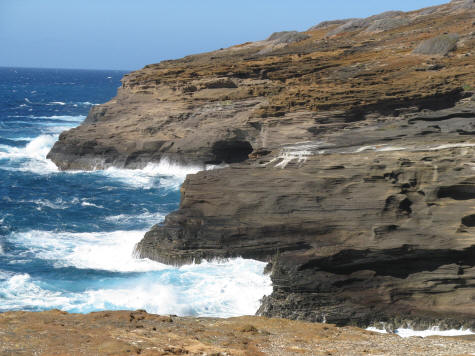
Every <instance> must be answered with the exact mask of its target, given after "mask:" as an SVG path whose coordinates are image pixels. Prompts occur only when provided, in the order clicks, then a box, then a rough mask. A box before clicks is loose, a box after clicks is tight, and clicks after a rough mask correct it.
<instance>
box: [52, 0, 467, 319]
mask: <svg viewBox="0 0 475 356" xmlns="http://www.w3.org/2000/svg"><path fill="white" fill-rule="evenodd" d="M474 15H475V13H474V10H473V2H471V1H452V2H451V3H449V4H446V5H442V6H438V7H431V8H427V9H422V10H420V11H414V12H409V13H402V12H389V13H384V14H381V15H377V16H372V17H369V18H367V19H351V20H342V21H331V22H326V23H323V24H320V25H317V26H315V27H312V28H311V29H310V30H309V31H307V32H305V33H304V34H303V35H299V34H298V33H295V32H287V33H278V34H275V35H273V36H271V37H270V38H268V39H267V40H265V41H260V42H254V43H246V44H243V45H238V46H234V47H230V48H227V49H222V50H219V51H215V52H210V53H204V54H200V55H195V56H189V57H185V58H183V59H180V60H175V61H164V62H161V63H159V64H154V65H150V66H147V67H145V68H144V69H142V70H140V71H137V72H133V73H131V74H129V75H127V76H126V77H124V79H123V81H122V82H123V85H122V88H121V89H120V90H119V92H118V95H117V97H116V98H114V99H113V100H111V101H110V102H108V103H106V104H104V105H99V106H96V107H94V108H93V109H92V110H91V112H90V114H89V116H88V118H87V119H86V121H85V122H84V123H83V124H82V125H81V126H79V127H78V128H75V129H72V130H70V131H67V132H65V133H63V134H62V135H61V137H60V139H59V141H58V142H57V143H56V144H55V146H54V147H53V149H52V151H51V152H50V154H49V157H50V158H51V159H52V160H53V161H54V162H55V163H56V164H57V165H58V166H59V167H60V168H62V169H93V168H104V167H109V166H118V167H127V168H137V167H143V166H144V165H146V164H147V163H149V162H158V161H160V160H161V159H163V158H167V159H168V160H170V161H172V162H178V163H181V164H202V165H205V164H213V165H226V168H221V169H216V170H211V171H203V172H200V173H198V174H193V175H189V176H188V178H187V179H186V181H185V183H184V184H183V186H182V200H181V204H180V209H179V210H178V211H176V212H174V213H172V214H170V215H168V216H167V218H166V219H165V222H164V224H163V225H160V226H155V227H154V228H153V229H152V230H151V231H150V232H148V233H147V234H146V235H145V237H144V239H143V240H142V241H141V242H140V243H139V244H138V246H137V248H136V253H137V254H138V255H140V256H142V257H149V258H152V259H154V260H158V261H161V262H165V263H170V264H184V263H189V262H193V261H200V260H203V259H213V258H216V257H218V258H222V257H224V258H226V257H233V256H243V257H246V258H254V259H259V260H263V261H267V262H269V265H268V271H269V272H270V273H271V278H272V281H273V285H274V291H273V293H272V294H271V295H270V296H268V297H266V298H265V299H264V300H263V303H262V305H261V308H260V309H259V313H260V314H263V315H266V316H282V317H287V318H294V319H305V320H312V321H321V320H326V321H328V322H333V323H338V324H359V325H366V326H367V325H369V324H371V323H372V322H373V321H387V322H389V323H393V324H394V326H398V325H404V324H407V323H408V322H409V321H411V322H412V323H413V324H412V325H413V326H420V327H428V326H430V325H434V324H439V325H441V326H442V327H447V328H459V327H460V326H466V327H472V328H475V322H474V320H475V266H474V264H475V262H474V261H475V235H474V233H475V218H474V216H475V210H474V208H473V206H474V205H473V203H474V199H475V184H474V183H475V171H474V169H473V168H474V167H475V166H474V165H475V161H474V158H473V157H474V154H475V139H474V138H473V135H474V134H475V124H474V122H475V121H474V119H475V101H474V99H473V96H472V95H473V91H474V85H475V84H474V83H475V65H474V61H473V55H474V53H473V51H474V44H475V36H474V34H473V25H472V24H473V18H474ZM278 39H281V40H278Z"/></svg>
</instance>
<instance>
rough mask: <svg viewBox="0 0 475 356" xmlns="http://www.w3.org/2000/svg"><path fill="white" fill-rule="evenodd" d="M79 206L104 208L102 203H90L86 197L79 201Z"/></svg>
mask: <svg viewBox="0 0 475 356" xmlns="http://www.w3.org/2000/svg"><path fill="white" fill-rule="evenodd" d="M81 206H91V207H94V208H98V209H104V207H103V206H102V205H97V204H94V203H90V202H88V201H87V200H86V199H83V201H82V202H81Z"/></svg>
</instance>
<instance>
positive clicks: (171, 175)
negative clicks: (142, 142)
mask: <svg viewBox="0 0 475 356" xmlns="http://www.w3.org/2000/svg"><path fill="white" fill-rule="evenodd" d="M213 168H215V167H214V166H198V165H194V166H183V165H180V164H176V163H173V162H170V161H169V160H168V159H162V160H161V161H160V162H159V163H150V164H148V165H147V166H146V167H145V168H142V169H120V168H114V167H112V168H108V169H106V170H104V171H102V174H104V175H105V176H107V177H110V178H112V179H115V180H118V181H120V182H122V183H124V184H127V185H129V186H132V187H137V188H144V189H150V188H152V187H153V186H156V185H157V184H159V185H160V186H162V187H165V188H177V187H179V186H180V185H181V183H183V181H184V180H185V178H186V176H187V175H188V174H194V173H197V172H199V171H201V170H205V169H213ZM160 177H167V178H168V179H160V181H159V182H158V178H160Z"/></svg>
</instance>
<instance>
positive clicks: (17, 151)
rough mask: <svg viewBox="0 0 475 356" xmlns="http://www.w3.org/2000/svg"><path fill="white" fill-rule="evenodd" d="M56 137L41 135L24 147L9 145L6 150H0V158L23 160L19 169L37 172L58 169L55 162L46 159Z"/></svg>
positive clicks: (48, 171) (41, 172) (43, 172)
mask: <svg viewBox="0 0 475 356" xmlns="http://www.w3.org/2000/svg"><path fill="white" fill-rule="evenodd" d="M56 139H57V137H56V136H54V135H41V136H38V137H36V138H35V139H33V140H32V141H30V142H29V143H28V144H27V145H26V146H25V147H10V146H8V148H7V150H6V152H0V159H9V160H19V159H20V160H23V161H25V162H23V163H22V164H21V167H20V168H19V170H22V171H30V172H33V173H39V174H45V173H46V174H48V173H51V172H56V171H58V168H57V167H56V166H55V164H54V163H53V162H52V161H50V160H49V159H46V155H47V154H48V152H49V150H50V149H51V147H52V146H53V144H54V142H55V141H56Z"/></svg>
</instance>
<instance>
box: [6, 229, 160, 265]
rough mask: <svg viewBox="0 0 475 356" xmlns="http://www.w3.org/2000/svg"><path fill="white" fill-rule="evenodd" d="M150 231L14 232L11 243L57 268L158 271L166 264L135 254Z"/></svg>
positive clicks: (10, 239)
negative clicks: (139, 243) (138, 256)
mask: <svg viewBox="0 0 475 356" xmlns="http://www.w3.org/2000/svg"><path fill="white" fill-rule="evenodd" d="M145 232H146V231H113V232H84V233H73V232H55V231H40V230H31V231H27V232H15V233H12V234H11V235H10V236H9V237H8V240H9V241H10V242H11V243H12V244H18V245H21V246H22V247H23V248H25V249H26V250H27V251H28V253H32V254H33V255H34V256H36V257H38V258H40V259H43V260H49V261H53V262H54V265H55V266H56V267H76V268H90V269H97V270H107V271H114V272H145V271H158V270H162V269H164V268H165V266H164V265H163V264H160V263H157V262H153V261H151V260H148V259H136V258H134V257H133V256H132V251H133V250H134V247H135V245H136V243H137V242H139V241H140V240H141V239H142V237H143V236H144V234H145Z"/></svg>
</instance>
